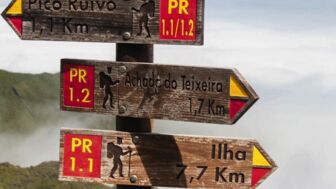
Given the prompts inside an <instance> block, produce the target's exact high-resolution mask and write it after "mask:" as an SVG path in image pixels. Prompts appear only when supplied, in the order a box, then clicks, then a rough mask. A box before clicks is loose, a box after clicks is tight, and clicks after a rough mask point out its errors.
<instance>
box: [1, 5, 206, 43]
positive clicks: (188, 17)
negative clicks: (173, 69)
mask: <svg viewBox="0 0 336 189" xmlns="http://www.w3.org/2000/svg"><path fill="white" fill-rule="evenodd" d="M3 17H4V19H5V20H6V21H7V22H8V23H9V25H10V26H11V27H12V28H13V29H14V31H15V32H16V33H17V35H18V36H19V37H20V38H21V39H24V40H55V41H86V42H116V43H117V42H123V43H160V44H184V45H202V44H203V27H204V0H131V1H130V0H13V1H12V3H11V4H10V5H9V6H8V7H7V8H6V9H5V11H4V12H3Z"/></svg>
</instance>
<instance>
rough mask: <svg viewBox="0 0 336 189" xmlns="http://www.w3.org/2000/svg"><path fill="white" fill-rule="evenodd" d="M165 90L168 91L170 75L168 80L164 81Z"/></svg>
mask: <svg viewBox="0 0 336 189" xmlns="http://www.w3.org/2000/svg"><path fill="white" fill-rule="evenodd" d="M165 88H167V89H170V73H169V74H168V79H166V80H165Z"/></svg>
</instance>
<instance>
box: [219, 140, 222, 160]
mask: <svg viewBox="0 0 336 189" xmlns="http://www.w3.org/2000/svg"><path fill="white" fill-rule="evenodd" d="M218 159H222V144H219V145H218Z"/></svg>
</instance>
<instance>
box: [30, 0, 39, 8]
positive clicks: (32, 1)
mask: <svg viewBox="0 0 336 189" xmlns="http://www.w3.org/2000/svg"><path fill="white" fill-rule="evenodd" d="M36 1H37V0H29V1H28V7H29V9H31V5H32V4H35V3H36Z"/></svg>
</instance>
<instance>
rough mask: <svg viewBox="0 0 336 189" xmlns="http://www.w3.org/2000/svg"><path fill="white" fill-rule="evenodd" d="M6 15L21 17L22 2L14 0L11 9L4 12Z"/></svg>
mask: <svg viewBox="0 0 336 189" xmlns="http://www.w3.org/2000/svg"><path fill="white" fill-rule="evenodd" d="M6 14H7V15H21V14H22V0H15V2H14V3H13V4H12V5H11V7H10V8H9V9H8V11H7V12H6Z"/></svg>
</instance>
